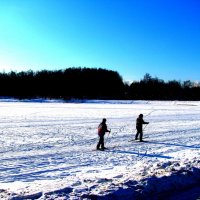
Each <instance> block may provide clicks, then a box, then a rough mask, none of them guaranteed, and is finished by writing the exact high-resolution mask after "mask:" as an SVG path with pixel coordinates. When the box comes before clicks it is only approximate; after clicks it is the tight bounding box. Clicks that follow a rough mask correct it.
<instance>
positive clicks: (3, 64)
mask: <svg viewBox="0 0 200 200" xmlns="http://www.w3.org/2000/svg"><path fill="white" fill-rule="evenodd" d="M0 30H1V31H0V71H6V72H8V71H10V70H14V71H26V70H29V69H32V70H34V71H36V70H42V69H48V70H55V69H64V68H67V67H79V66H81V67H95V68H99V67H101V68H106V69H111V70H115V71H118V72H119V73H120V75H122V77H123V79H124V80H130V81H132V80H140V79H142V78H143V76H144V74H145V73H150V74H151V75H152V76H153V77H155V76H157V77H158V78H161V79H163V80H165V81H167V80H174V79H175V80H181V81H184V80H191V81H197V80H198V81H200V76H199V74H200V1H199V0H0Z"/></svg>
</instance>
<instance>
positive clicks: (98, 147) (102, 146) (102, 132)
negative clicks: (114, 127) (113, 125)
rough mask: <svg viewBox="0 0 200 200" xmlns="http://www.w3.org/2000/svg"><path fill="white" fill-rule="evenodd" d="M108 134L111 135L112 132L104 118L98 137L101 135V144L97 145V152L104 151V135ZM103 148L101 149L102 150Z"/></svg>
mask: <svg viewBox="0 0 200 200" xmlns="http://www.w3.org/2000/svg"><path fill="white" fill-rule="evenodd" d="M106 132H109V133H110V130H108V129H107V125H106V119H105V118H103V120H102V122H101V123H100V124H99V126H98V135H99V142H98V144H97V150H104V149H106V148H105V147H104V135H105V133H106ZM100 146H101V149H100Z"/></svg>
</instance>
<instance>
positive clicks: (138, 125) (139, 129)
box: [135, 114, 149, 142]
mask: <svg viewBox="0 0 200 200" xmlns="http://www.w3.org/2000/svg"><path fill="white" fill-rule="evenodd" d="M143 124H149V122H145V121H144V120H143V114H140V115H139V116H138V118H137V119H136V130H137V133H136V135H135V140H137V139H138V136H139V135H140V142H142V141H143V140H142V137H143V129H142V125H143Z"/></svg>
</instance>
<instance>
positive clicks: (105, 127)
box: [98, 123, 109, 136]
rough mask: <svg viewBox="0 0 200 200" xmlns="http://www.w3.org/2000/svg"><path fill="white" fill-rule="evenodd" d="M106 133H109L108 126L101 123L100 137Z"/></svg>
mask: <svg viewBox="0 0 200 200" xmlns="http://www.w3.org/2000/svg"><path fill="white" fill-rule="evenodd" d="M106 132H109V130H108V129H107V125H106V124H105V123H100V124H99V126H98V135H99V136H100V135H105V133H106Z"/></svg>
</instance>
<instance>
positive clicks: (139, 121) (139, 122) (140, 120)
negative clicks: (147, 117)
mask: <svg viewBox="0 0 200 200" xmlns="http://www.w3.org/2000/svg"><path fill="white" fill-rule="evenodd" d="M142 124H148V122H145V121H144V120H143V118H140V117H138V118H137V119H136V129H137V130H139V131H142Z"/></svg>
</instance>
